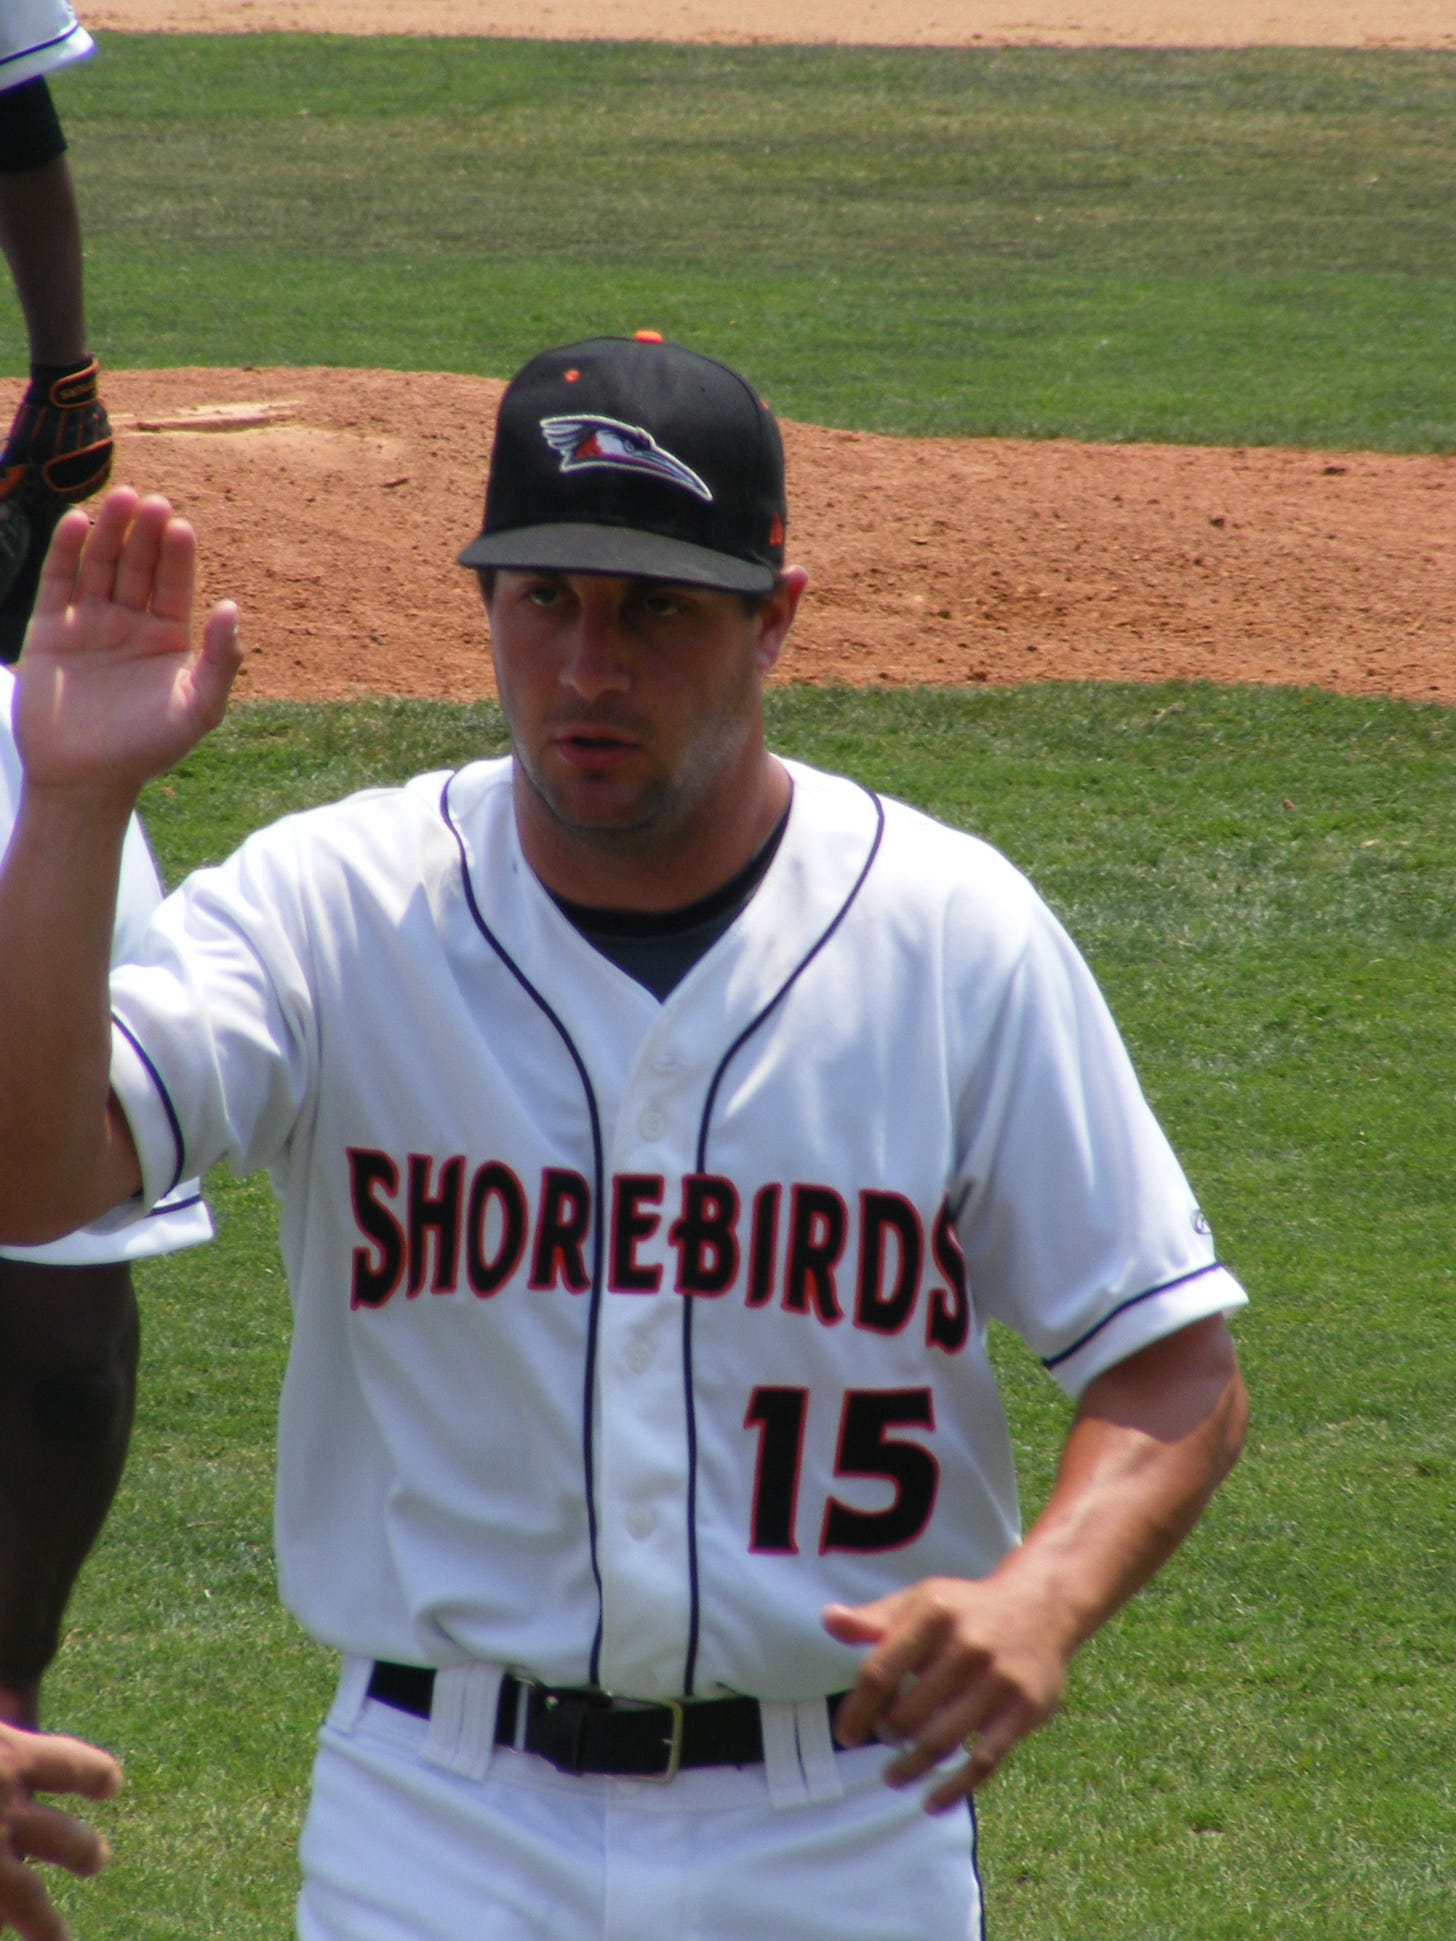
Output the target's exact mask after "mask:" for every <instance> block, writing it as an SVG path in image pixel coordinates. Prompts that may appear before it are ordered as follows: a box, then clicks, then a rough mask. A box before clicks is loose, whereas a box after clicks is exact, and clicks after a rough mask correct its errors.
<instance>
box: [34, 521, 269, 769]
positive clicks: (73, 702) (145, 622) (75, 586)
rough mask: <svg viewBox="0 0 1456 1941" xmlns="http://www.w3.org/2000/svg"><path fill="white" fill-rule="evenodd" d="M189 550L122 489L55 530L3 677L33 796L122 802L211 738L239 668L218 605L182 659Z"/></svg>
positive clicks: (232, 620) (192, 567) (185, 531)
mask: <svg viewBox="0 0 1456 1941" xmlns="http://www.w3.org/2000/svg"><path fill="white" fill-rule="evenodd" d="M195 586H196V540H195V537H194V535H193V531H192V528H191V526H190V525H189V524H188V523H187V521H186V520H185V519H181V518H179V517H177V515H176V514H175V513H174V512H173V510H172V508H171V506H170V504H169V503H168V502H167V500H166V499H164V498H160V497H156V496H153V497H150V498H146V499H142V498H139V497H138V495H137V494H136V493H135V492H134V491H132V490H131V488H130V487H129V486H122V487H119V488H118V489H117V490H116V491H114V492H110V493H108V494H107V496H106V498H105V499H103V500H102V502H101V506H100V509H99V511H98V513H97V516H96V523H95V524H94V525H92V524H91V523H90V521H89V520H88V518H87V515H86V513H85V512H84V511H82V510H80V509H79V508H76V509H74V510H72V511H70V512H68V513H66V515H65V516H64V518H62V520H61V521H60V524H59V525H58V526H57V527H56V530H55V536H54V538H53V539H52V541H51V547H50V552H49V553H48V554H47V556H46V563H45V566H44V569H43V570H42V572H41V577H40V586H39V590H38V591H37V594H36V600H35V609H34V614H33V616H32V619H31V623H30V627H29V630H28V632H27V634H26V639H25V650H24V652H23V654H22V655H21V659H20V663H19V665H18V667H17V670H16V673H17V678H18V681H19V690H18V693H17V695H16V701H15V732H16V739H17V741H18V742H19V744H20V750H21V754H22V756H23V758H24V760H25V765H26V772H27V775H28V777H29V779H30V782H31V784H32V785H33V786H36V787H50V788H76V787H80V788H83V789H87V790H90V791H92V792H95V793H101V794H105V795H107V796H116V797H122V796H125V795H128V794H130V795H132V796H134V795H135V793H136V792H137V790H138V789H140V787H141V785H142V784H143V783H144V782H146V781H149V780H150V779H151V778H152V777H153V776H154V775H159V774H162V773H163V772H164V771H165V770H166V769H168V768H170V767H171V766H172V765H173V763H174V762H176V761H178V760H180V758H181V757H182V756H183V755H185V754H186V753H187V752H188V750H189V749H190V748H192V747H193V746H194V745H195V744H196V743H197V742H198V741H200V740H201V739H202V737H203V735H205V734H206V733H207V732H208V730H209V729H211V728H214V727H216V725H217V723H218V722H219V721H220V720H221V719H222V716H223V713H224V710H225V709H226V707H227V697H228V690H229V689H230V687H231V686H232V682H233V677H234V675H235V674H236V673H237V670H238V667H239V665H240V663H241V659H242V654H241V649H240V647H239V645H238V638H237V609H236V607H234V606H233V605H232V603H231V602H230V601H222V602H220V603H219V604H218V605H217V606H216V607H215V608H214V609H213V611H212V613H211V615H210V616H209V618H208V620H207V622H206V624H205V626H204V628H203V631H202V641H201V649H200V651H198V652H194V650H193V642H192V604H193V595H194V591H195Z"/></svg>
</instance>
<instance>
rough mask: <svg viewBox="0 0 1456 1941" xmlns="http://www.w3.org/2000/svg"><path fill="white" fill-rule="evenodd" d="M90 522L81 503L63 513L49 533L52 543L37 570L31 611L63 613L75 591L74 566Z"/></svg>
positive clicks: (34, 612)
mask: <svg viewBox="0 0 1456 1941" xmlns="http://www.w3.org/2000/svg"><path fill="white" fill-rule="evenodd" d="M90 530H91V521H90V518H89V517H88V516H87V514H86V512H85V511H84V510H83V508H82V507H80V506H72V507H71V509H70V511H69V512H65V513H62V515H61V518H60V520H59V521H58V523H57V525H56V529H55V531H54V532H53V533H52V534H51V543H50V547H49V550H48V551H47V553H46V556H45V561H44V563H43V565H42V566H41V569H40V579H39V581H38V582H37V584H36V592H35V602H34V604H33V606H32V609H31V611H32V614H33V615H40V614H46V613H64V612H65V610H66V608H67V607H68V606H69V605H70V603H71V595H72V594H73V593H74V592H75V590H76V569H77V567H78V566H79V565H80V562H81V549H82V547H83V546H84V545H85V544H86V535H87V534H88V533H89V532H90Z"/></svg>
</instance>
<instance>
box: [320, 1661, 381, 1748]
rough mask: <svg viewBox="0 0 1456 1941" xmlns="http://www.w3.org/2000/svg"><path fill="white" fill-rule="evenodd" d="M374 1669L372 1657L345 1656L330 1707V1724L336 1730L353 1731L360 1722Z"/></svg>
mask: <svg viewBox="0 0 1456 1941" xmlns="http://www.w3.org/2000/svg"><path fill="white" fill-rule="evenodd" d="M373 1669H374V1660H373V1659H372V1658H353V1657H347V1658H345V1660H344V1663H343V1667H342V1669H341V1670H340V1672H339V1682H338V1685H337V1686H336V1688H335V1690H334V1702H333V1704H332V1705H331V1706H330V1707H329V1724H330V1725H331V1726H332V1727H333V1728H334V1730H335V1731H336V1732H352V1731H353V1730H354V1728H355V1726H356V1725H357V1724H358V1723H359V1714H360V1713H361V1712H362V1711H363V1710H364V1700H365V1698H366V1697H367V1696H368V1692H369V1674H370V1673H371V1672H372V1671H373Z"/></svg>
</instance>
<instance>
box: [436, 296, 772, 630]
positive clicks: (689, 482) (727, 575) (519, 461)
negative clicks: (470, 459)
mask: <svg viewBox="0 0 1456 1941" xmlns="http://www.w3.org/2000/svg"><path fill="white" fill-rule="evenodd" d="M786 521H787V513H786V508H785V502H784V449H783V441H782V440H781V438H780V437H779V428H778V426H777V424H776V423H775V422H774V417H773V413H772V412H771V411H770V410H769V408H768V406H767V405H766V404H765V403H764V402H763V400H762V398H760V397H759V395H758V393H757V391H755V390H754V388H753V386H752V385H751V384H750V383H749V382H748V380H747V378H745V377H742V376H740V375H739V373H738V372H737V371H734V370H730V368H729V367H728V365H726V364H720V363H719V362H718V361H717V360H716V359H715V358H712V357H702V356H699V355H698V353H697V352H696V351H690V350H685V349H683V347H682V346H681V345H680V344H668V343H664V342H663V341H662V339H661V338H660V337H659V336H658V335H657V334H656V333H655V332H653V331H642V332H640V333H639V334H638V335H637V336H636V337H595V338H592V339H591V340H589V341H588V342H586V343H581V344H566V345H563V346H562V347H561V348H560V349H559V350H548V351H542V352H541V354H540V355H539V356H538V357H533V358H532V359H531V361H530V363H529V364H527V365H525V366H524V368H523V369H522V370H520V371H518V372H517V373H516V375H515V377H514V378H512V380H511V382H510V384H509V385H508V386H507V387H506V392H505V396H504V397H503V398H502V399H501V403H500V411H499V414H498V416H497V418H496V427H495V444H494V446H493V448H492V451H491V455H490V477H489V479H488V481H487V483H486V488H485V521H484V524H483V526H482V529H481V532H480V536H479V538H477V539H472V540H471V542H470V544H469V545H468V546H467V547H466V548H465V550H464V552H462V553H461V554H460V564H461V565H462V566H475V567H481V566H486V567H491V566H510V567H519V568H522V569H524V570H526V571H540V572H559V573H613V574H623V575H627V576H631V577H634V578H643V579H655V580H676V581H678V582H679V583H680V584H683V585H688V586H709V587H718V588H721V589H723V590H724V591H726V592H732V593H767V592H768V591H769V590H770V589H771V588H772V587H773V585H774V582H775V580H776V579H777V577H778V575H779V573H780V571H781V570H782V568H783V563H784V527H785V524H786Z"/></svg>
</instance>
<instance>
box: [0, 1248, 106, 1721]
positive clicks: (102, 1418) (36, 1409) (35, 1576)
mask: <svg viewBox="0 0 1456 1941" xmlns="http://www.w3.org/2000/svg"><path fill="white" fill-rule="evenodd" d="M137 1344H138V1327H137V1309H136V1299H135V1296H134V1295H133V1292H132V1284H131V1270H130V1268H129V1267H127V1265H126V1264H125V1263H124V1262H114V1263H108V1264H106V1265H100V1266H85V1267H61V1266H43V1265H40V1264H39V1263H35V1262H31V1261H18V1260H6V1259H0V1720H3V1721H4V1722H5V1723H7V1724H10V1725H20V1726H26V1727H34V1726H36V1725H37V1724H38V1723H39V1694H40V1681H41V1676H42V1674H43V1673H44V1671H45V1669H46V1667H47V1666H48V1665H49V1664H50V1662H51V1660H52V1658H53V1657H54V1656H55V1654H56V1650H57V1647H58V1645H59V1642H60V1634H61V1623H62V1619H63V1617H64V1615H65V1609H66V1604H67V1600H68V1599H69V1597H70V1594H71V1590H72V1587H73V1585H74V1584H75V1581H76V1577H77V1574H78V1573H79V1571H80V1569H81V1565H82V1564H83V1563H84V1561H85V1559H86V1556H87V1554H88V1552H89V1551H90V1549H91V1546H92V1544H93V1543H94V1541H95V1539H96V1535H97V1532H98V1531H99V1530H100V1528H101V1525H102V1523H103V1522H104V1521H105V1518H106V1513H107V1511H108V1509H109V1508H110V1507H111V1501H112V1498H113V1496H114V1495H115V1493H116V1486H117V1483H118V1481H119V1480H120V1477H121V1472H122V1467H123V1465H124V1463H125V1461H126V1451H127V1443H128V1440H129V1438H130V1434H131V1423H132V1413H133V1408H134V1405H135V1398H136V1370H137Z"/></svg>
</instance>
